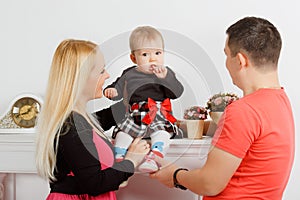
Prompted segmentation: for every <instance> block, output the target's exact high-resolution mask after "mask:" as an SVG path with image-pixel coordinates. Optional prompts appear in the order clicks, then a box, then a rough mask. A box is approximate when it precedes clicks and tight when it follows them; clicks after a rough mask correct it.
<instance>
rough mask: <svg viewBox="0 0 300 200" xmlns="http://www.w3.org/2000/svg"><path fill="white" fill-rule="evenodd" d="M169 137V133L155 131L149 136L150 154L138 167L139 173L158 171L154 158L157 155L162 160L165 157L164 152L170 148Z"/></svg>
mask: <svg viewBox="0 0 300 200" xmlns="http://www.w3.org/2000/svg"><path fill="white" fill-rule="evenodd" d="M170 136H171V135H170V133H168V132H167V131H163V130H160V131H156V132H154V133H152V134H151V135H150V137H151V143H152V145H151V152H150V154H149V155H147V156H146V157H145V161H144V162H143V163H142V164H141V165H140V166H139V171H141V172H146V173H151V172H154V171H157V170H158V165H157V163H156V162H155V161H154V156H155V155H158V156H160V157H162V158H163V157H164V156H165V154H166V151H167V149H168V148H169V146H170ZM154 154H155V155H154Z"/></svg>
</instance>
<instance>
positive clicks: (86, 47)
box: [36, 39, 97, 181]
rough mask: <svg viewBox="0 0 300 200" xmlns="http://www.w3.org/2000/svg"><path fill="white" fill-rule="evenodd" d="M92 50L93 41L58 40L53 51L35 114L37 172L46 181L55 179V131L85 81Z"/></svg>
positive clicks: (90, 68)
mask: <svg viewBox="0 0 300 200" xmlns="http://www.w3.org/2000/svg"><path fill="white" fill-rule="evenodd" d="M96 52H97V45H96V44H94V43H92V42H89V41H83V40H72V39H70V40H64V41H62V42H61V43H60V44H59V46H58V47H57V49H56V51H55V53H54V56H53V60H52V65H51V69H50V74H49V80H48V86H47V90H46V95H45V99H44V104H43V105H42V110H41V113H40V114H39V117H38V123H37V130H38V131H37V145H36V167H37V171H38V174H39V175H40V176H41V177H43V178H45V179H48V180H49V181H54V180H56V178H55V176H54V170H55V166H56V152H57V148H58V140H59V132H60V130H61V128H62V126H63V123H64V121H65V120H66V118H67V117H68V116H69V115H70V113H71V111H72V110H73V108H74V106H75V104H76V101H77V99H78V98H79V96H80V94H81V91H82V90H83V87H84V86H85V84H86V82H87V79H88V76H89V74H90V71H91V70H92V68H93V65H94V62H95V57H96Z"/></svg>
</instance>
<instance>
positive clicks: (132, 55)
mask: <svg viewBox="0 0 300 200" xmlns="http://www.w3.org/2000/svg"><path fill="white" fill-rule="evenodd" d="M130 59H131V61H132V62H133V63H135V64H136V58H135V55H134V54H133V53H131V54H130Z"/></svg>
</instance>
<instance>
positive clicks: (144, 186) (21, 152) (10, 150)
mask: <svg viewBox="0 0 300 200" xmlns="http://www.w3.org/2000/svg"><path fill="white" fill-rule="evenodd" d="M35 138H36V134H35V130H34V129H6V130H4V129H0V174H1V173H2V175H3V174H7V176H6V181H4V183H5V184H7V186H6V189H5V192H7V193H11V194H6V195H5V197H6V199H5V200H11V199H12V200H19V198H18V196H20V197H22V198H21V199H22V200H27V199H28V200H29V199H37V198H41V196H42V197H45V196H46V195H47V193H48V192H49V188H48V187H49V186H48V183H46V182H45V181H44V180H41V179H39V177H38V176H37V174H36V168H35ZM210 143H211V138H210V137H204V138H203V139H200V140H192V139H173V140H171V144H170V148H169V150H168V152H167V154H166V157H165V158H166V159H167V160H168V161H169V162H174V163H176V164H177V165H178V166H181V167H187V168H189V169H193V168H199V167H201V166H203V164H204V163H205V161H206V156H207V153H208V151H209V148H210ZM18 175H19V178H18ZM30 181H31V182H33V183H31V184H33V185H30V187H29V186H27V185H28V184H25V185H24V183H26V182H30ZM0 185H1V182H0ZM27 187H29V188H27ZM161 187H163V186H162V185H161V184H160V183H158V182H157V181H156V180H152V179H150V178H148V177H147V176H145V174H135V175H134V176H133V177H131V178H130V179H129V184H128V186H126V187H125V188H123V189H120V190H119V191H117V196H118V199H122V200H139V199H143V200H148V199H149V200H150V199H151V200H152V199H173V200H177V199H183V198H184V199H187V200H195V199H199V198H200V197H198V196H197V195H195V194H193V193H191V192H190V191H180V190H178V189H169V188H163V189H162V188H161ZM30 188H32V191H30ZM37 191H41V192H40V193H41V194H37ZM142 191H143V192H142ZM0 192H1V191H0ZM25 193H27V194H25ZM33 194H35V195H39V196H35V197H33V196H32V195H33ZM26 195H27V196H28V197H26ZM30 195H31V196H30ZM0 196H1V194H0ZM21 199H20V200H21Z"/></svg>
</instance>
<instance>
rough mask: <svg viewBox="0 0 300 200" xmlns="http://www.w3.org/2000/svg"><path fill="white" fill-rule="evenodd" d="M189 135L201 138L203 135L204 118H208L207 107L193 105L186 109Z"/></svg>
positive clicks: (192, 137)
mask: <svg viewBox="0 0 300 200" xmlns="http://www.w3.org/2000/svg"><path fill="white" fill-rule="evenodd" d="M183 118H184V119H185V123H186V129H187V137H188V138H191V139H201V138H202V135H203V127H204V120H205V119H207V109H206V108H205V107H202V106H191V107H189V108H187V109H185V110H184V115H183Z"/></svg>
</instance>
